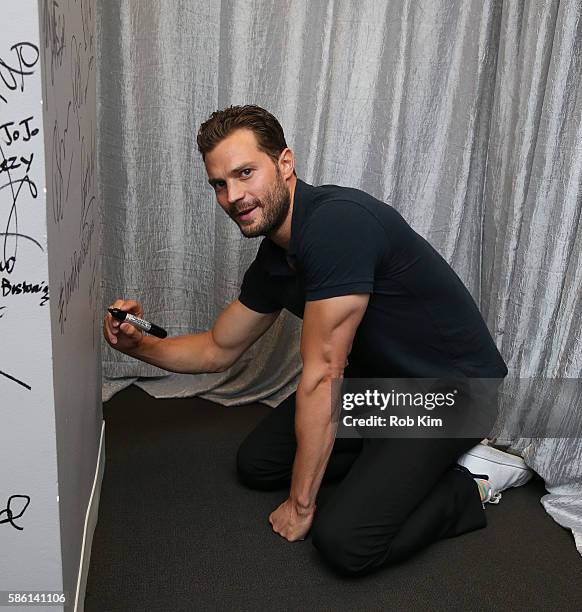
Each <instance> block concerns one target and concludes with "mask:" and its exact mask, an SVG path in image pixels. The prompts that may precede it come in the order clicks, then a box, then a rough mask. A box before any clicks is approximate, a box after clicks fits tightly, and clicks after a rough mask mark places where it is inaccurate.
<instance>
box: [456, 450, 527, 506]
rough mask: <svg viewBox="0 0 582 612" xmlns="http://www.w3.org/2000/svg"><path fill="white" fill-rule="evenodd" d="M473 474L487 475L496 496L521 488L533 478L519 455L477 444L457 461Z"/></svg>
mask: <svg viewBox="0 0 582 612" xmlns="http://www.w3.org/2000/svg"><path fill="white" fill-rule="evenodd" d="M457 463H458V464H459V465H463V466H465V467H466V468H467V469H468V470H469V471H470V472H471V473H472V474H479V475H481V474H485V475H487V479H488V480H489V482H490V483H491V486H492V487H493V491H494V494H497V493H501V491H505V489H509V488H510V487H521V486H522V485H524V484H525V483H526V482H528V481H529V480H530V479H531V477H532V476H533V474H534V473H533V470H531V469H530V468H529V467H528V466H527V465H526V463H525V461H524V460H523V459H522V458H521V457H518V456H517V455H512V454H510V453H505V452H503V451H502V450H499V449H498V448H494V447H493V446H488V445H485V444H477V446H474V447H473V448H472V449H470V450H469V451H467V452H466V453H465V454H464V455H461V456H460V457H459V458H458V459H457Z"/></svg>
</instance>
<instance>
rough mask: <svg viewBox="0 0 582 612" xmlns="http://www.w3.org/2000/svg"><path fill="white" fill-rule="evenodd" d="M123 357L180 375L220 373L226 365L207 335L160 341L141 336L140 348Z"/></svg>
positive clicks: (177, 337)
mask: <svg viewBox="0 0 582 612" xmlns="http://www.w3.org/2000/svg"><path fill="white" fill-rule="evenodd" d="M126 354H127V355H130V356H131V357H135V358H136V359H139V360H141V361H145V362H146V363H150V364H152V365H154V366H157V367H159V368H162V369H164V370H169V371H170V372H179V373H183V374H198V373H203V372H221V371H223V370H224V369H226V368H227V367H228V365H229V364H228V363H226V361H225V359H224V358H223V357H222V356H221V355H222V354H221V352H220V351H218V350H216V348H215V346H214V345H213V342H212V336H211V333H210V332H203V333H199V334H188V335H184V336H174V337H172V338H163V339H162V338H155V337H153V336H146V335H144V337H143V339H142V341H141V343H140V345H139V346H138V347H137V348H136V349H133V350H131V351H127V353H126Z"/></svg>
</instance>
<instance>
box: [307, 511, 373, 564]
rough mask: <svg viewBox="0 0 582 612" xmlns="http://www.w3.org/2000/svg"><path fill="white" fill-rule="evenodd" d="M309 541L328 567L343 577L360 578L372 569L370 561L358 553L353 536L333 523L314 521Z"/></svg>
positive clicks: (356, 543)
mask: <svg viewBox="0 0 582 612" xmlns="http://www.w3.org/2000/svg"><path fill="white" fill-rule="evenodd" d="M311 540H312V542H313V545H314V546H315V548H317V550H318V551H319V553H320V554H321V556H322V557H323V559H324V560H325V561H326V562H327V563H328V565H330V566H331V567H332V568H333V569H334V570H335V571H336V572H338V573H339V574H342V575H343V576H362V575H364V574H367V573H368V572H369V571H371V569H372V568H371V565H372V559H370V558H369V557H367V556H366V555H363V554H362V553H361V552H358V550H357V547H358V542H356V541H355V539H354V537H353V535H351V534H349V533H348V532H347V531H346V530H345V529H343V528H342V526H341V525H338V524H334V522H333V521H325V520H319V521H318V520H316V521H315V522H314V525H313V528H312V530H311Z"/></svg>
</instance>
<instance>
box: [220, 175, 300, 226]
mask: <svg viewBox="0 0 582 612" xmlns="http://www.w3.org/2000/svg"><path fill="white" fill-rule="evenodd" d="M276 170H277V176H276V178H275V182H274V183H273V185H272V186H271V187H270V188H269V189H268V190H267V192H266V193H265V195H264V196H263V197H262V198H254V199H253V200H251V201H250V202H247V203H245V204H244V205H243V206H239V207H238V209H236V210H232V211H231V212H230V213H229V214H230V216H231V218H233V219H234V220H235V221H236V223H237V225H238V227H239V229H240V231H241V233H242V235H243V236H245V237H246V238H256V237H257V236H267V235H268V234H271V233H272V232H275V231H277V230H278V229H279V227H281V225H282V224H283V221H285V219H286V218H287V214H288V212H289V207H290V206H291V194H290V193H289V188H288V187H287V184H286V183H285V181H284V180H283V177H282V176H281V172H280V171H279V168H277V169H276ZM253 206H257V207H258V208H260V218H258V219H256V220H255V219H252V220H250V221H242V220H241V219H239V218H238V213H239V212H241V211H243V210H247V209H249V208H252V207H253Z"/></svg>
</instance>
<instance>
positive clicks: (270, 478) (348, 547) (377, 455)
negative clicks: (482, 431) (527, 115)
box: [237, 394, 486, 575]
mask: <svg viewBox="0 0 582 612" xmlns="http://www.w3.org/2000/svg"><path fill="white" fill-rule="evenodd" d="M294 421H295V394H292V395H291V396H289V397H288V398H287V399H286V400H284V401H283V402H282V403H281V404H280V405H279V406H277V407H276V408H274V409H273V411H272V412H271V413H270V414H269V415H268V416H267V417H266V418H265V419H264V420H263V421H262V422H261V423H259V425H258V426H257V428H256V429H255V430H254V431H252V432H251V433H250V434H249V435H248V436H247V438H246V439H245V440H244V441H243V443H242V444H241V446H240V448H239V451H238V455H237V469H238V474H239V477H240V479H241V481H242V482H243V483H244V484H246V485H247V486H250V487H253V488H256V489H267V490H270V489H278V488H287V487H289V485H290V482H291V472H292V467H293V459H294V457H295V449H296V446H297V445H296V441H295V432H294ZM480 440H481V439H473V438H454V439H446V438H380V439H379V438H364V439H361V438H357V439H356V438H352V439H347V438H336V440H335V444H334V447H333V451H332V454H331V457H330V460H329V463H328V465H327V469H326V471H325V474H324V478H323V481H324V482H332V481H336V480H341V483H340V484H339V486H338V487H337V489H335V490H334V491H333V494H332V497H331V498H330V499H329V500H327V503H326V504H325V505H324V506H323V507H321V508H320V507H319V506H318V508H317V510H316V514H315V518H314V521H313V525H312V529H311V536H312V542H313V544H314V546H315V547H316V548H317V549H318V550H319V552H320V553H321V555H322V556H323V558H324V559H325V560H326V561H327V562H328V563H329V564H330V565H331V566H332V567H333V568H334V569H335V570H337V571H338V572H340V573H342V574H346V575H361V574H367V573H369V572H372V571H374V570H376V569H378V568H380V567H382V566H385V565H387V564H390V563H396V562H398V561H401V560H403V559H405V558H407V557H409V556H411V555H413V554H414V553H415V552H417V551H419V550H421V549H422V548H424V547H425V546H427V545H429V544H430V543H432V542H434V541H436V540H438V539H440V538H450V537H453V536H457V535H460V534H462V533H466V532H468V531H473V530H475V529H479V528H482V527H485V525H486V520H485V512H484V510H483V507H482V505H481V501H480V496H479V492H478V489H477V485H476V483H475V481H474V480H473V478H472V477H471V476H470V475H469V474H468V473H467V472H465V471H462V470H458V469H454V466H455V462H456V460H457V459H458V458H459V457H460V456H461V455H462V454H463V453H464V452H466V451H467V450H469V449H470V448H472V447H473V446H475V445H476V444H478V443H479V442H480Z"/></svg>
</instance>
